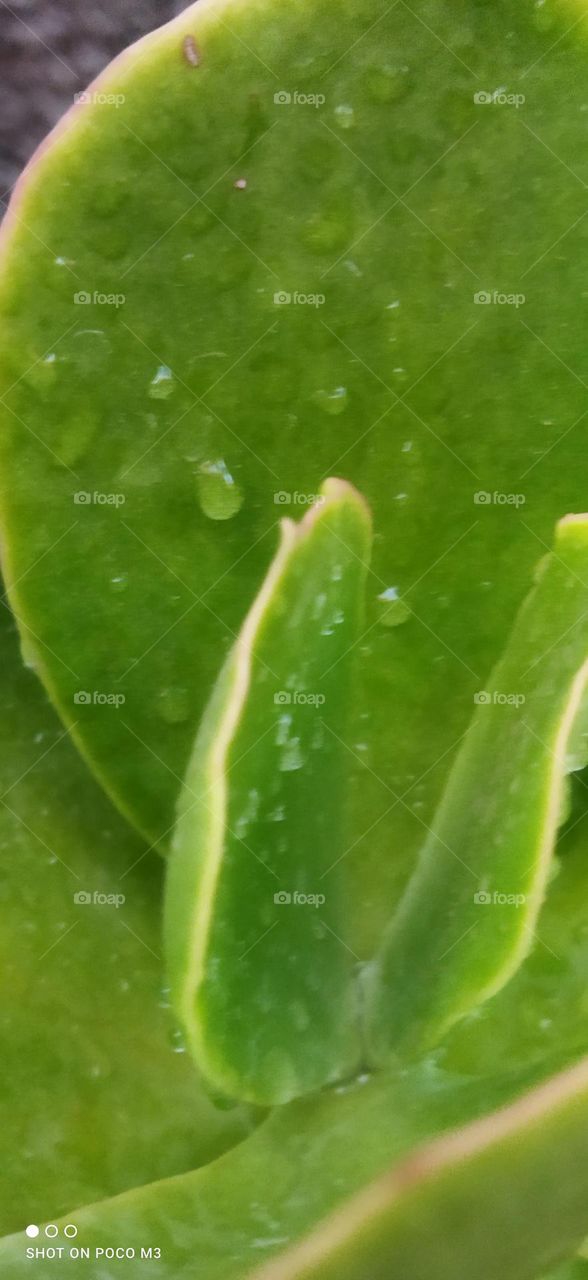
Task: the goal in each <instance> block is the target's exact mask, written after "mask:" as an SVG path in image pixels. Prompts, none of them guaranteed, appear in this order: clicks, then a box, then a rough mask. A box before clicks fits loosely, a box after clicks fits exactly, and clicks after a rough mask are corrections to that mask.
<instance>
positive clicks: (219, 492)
mask: <svg viewBox="0 0 588 1280" xmlns="http://www.w3.org/2000/svg"><path fill="white" fill-rule="evenodd" d="M196 485H197V489H198V500H199V502H200V506H201V508H202V511H203V512H204V515H205V516H208V517H209V519H210V520H230V519H231V517H232V516H236V515H237V512H239V511H240V510H241V507H242V506H243V491H242V490H241V489H240V488H239V485H238V484H236V483H235V481H234V479H233V476H232V475H231V473H230V471H229V469H228V467H227V465H226V463H225V462H224V460H223V458H216V459H215V460H214V461H207V462H201V463H200V466H199V468H198V472H197V475H196Z"/></svg>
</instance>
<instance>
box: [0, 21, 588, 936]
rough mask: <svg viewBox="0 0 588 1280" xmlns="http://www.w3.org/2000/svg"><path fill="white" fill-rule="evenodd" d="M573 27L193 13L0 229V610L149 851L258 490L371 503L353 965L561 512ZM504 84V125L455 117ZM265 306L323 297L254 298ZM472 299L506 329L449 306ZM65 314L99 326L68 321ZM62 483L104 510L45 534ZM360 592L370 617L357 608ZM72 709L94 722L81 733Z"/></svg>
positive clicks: (243, 580) (566, 435)
mask: <svg viewBox="0 0 588 1280" xmlns="http://www.w3.org/2000/svg"><path fill="white" fill-rule="evenodd" d="M575 17H576V15H575V12H574V16H573V17H570V10H569V8H568V6H567V5H559V4H557V3H556V4H553V5H552V6H550V11H549V12H547V9H546V7H545V6H543V7H542V8H541V9H540V10H539V9H537V10H535V9H534V8H533V6H532V5H531V4H523V5H513V4H512V3H511V2H510V0H497V2H496V3H495V4H493V5H492V6H488V5H481V4H474V3H473V2H472V3H470V2H469V0H467V2H466V0H460V3H459V4H458V5H457V6H451V5H440V4H439V3H438V0H419V3H418V4H417V5H414V4H411V5H406V4H402V3H401V4H396V5H394V6H393V7H390V5H389V3H388V0H364V2H363V3H362V5H361V7H360V8H358V6H357V4H355V3H351V0H329V4H327V5H324V6H321V10H320V14H317V10H316V5H315V4H312V3H311V2H310V0H299V2H298V3H296V4H291V5H283V6H281V7H280V9H279V12H278V10H276V8H275V5H274V3H273V0H256V3H255V5H240V4H233V3H220V2H219V3H216V4H210V5H203V4H201V3H200V4H198V5H196V6H193V7H192V8H190V9H188V10H187V11H185V12H184V13H182V14H181V16H180V17H179V18H178V19H177V21H176V22H175V23H174V24H172V25H171V26H169V27H167V28H165V29H164V30H163V31H162V32H159V33H157V34H156V35H154V36H152V37H150V38H149V39H148V40H147V41H146V42H143V43H142V44H141V45H139V46H138V47H137V48H135V49H133V50H132V51H130V52H129V53H128V54H125V55H124V56H123V58H122V59H121V60H119V61H118V62H117V63H116V64H115V65H114V66H113V67H112V68H110V69H109V70H108V71H107V72H106V73H105V75H104V76H103V77H102V79H101V81H100V84H99V85H98V86H97V87H96V90H95V91H94V90H93V92H95V94H96V97H95V98H94V100H93V101H91V102H90V103H88V104H86V105H84V106H82V107H79V108H76V110H75V111H74V112H73V113H72V115H71V116H70V117H69V118H68V119H67V121H65V122H64V123H63V124H62V125H61V126H60V129H59V131H58V133H57V134H56V135H55V137H54V139H53V140H52V142H51V144H50V145H49V146H47V147H45V148H44V149H43V151H42V152H41V153H40V155H39V156H38V157H37V159H36V161H35V163H34V164H33V166H32V167H31V168H30V169H29V171H28V174H27V176H26V178H25V179H24V180H23V182H22V184H21V185H20V187H19V190H18V194H17V195H16V197H15V203H14V206H13V212H12V215H11V216H10V218H9V219H8V220H7V221H6V224H5V228H4V230H3V233H2V234H3V255H4V256H3V262H4V265H3V267H2V276H1V283H0V308H1V312H2V332H3V341H2V350H1V354H0V394H1V396H2V400H3V405H2V432H1V438H0V465H1V468H2V475H3V477H4V485H3V490H4V491H3V495H2V527H3V529H2V531H3V542H4V543H5V547H6V572H7V578H8V585H9V589H10V595H11V600H12V602H13V604H14V608H15V611H16V614H17V616H18V618H19V625H20V627H21V630H22V632H23V634H24V635H25V637H26V640H27V649H28V651H29V652H31V651H32V653H33V655H34V659H35V662H36V663H37V666H38V668H39V672H40V674H41V676H42V678H43V679H44V681H45V682H46V685H47V687H48V689H49V690H50V693H51V696H52V698H53V699H54V700H55V702H56V704H57V705H58V707H59V710H60V712H61V714H62V716H63V717H64V718H65V720H66V721H67V723H70V722H72V721H73V719H74V718H77V719H78V724H77V726H76V729H75V734H76V736H77V740H78V742H79V743H80V744H81V746H82V748H83V750H84V752H85V753H86V755H87V756H88V757H89V758H90V760H91V762H92V764H93V766H94V767H95V769H96V770H97V772H98V773H99V775H100V777H101V779H102V780H103V781H104V783H105V784H106V785H107V787H108V788H109V790H110V791H111V793H112V794H113V795H114V797H115V799H116V801H117V803H118V804H120V805H121V807H122V808H123V809H124V810H125V812H126V813H128V814H129V815H131V816H132V817H133V819H134V820H135V821H136V822H137V823H138V824H139V825H140V826H141V827H142V828H143V829H144V830H146V831H147V833H148V834H149V838H150V840H159V841H161V842H162V843H164V842H165V835H164V833H166V832H167V831H169V829H170V828H171V825H172V822H173V809H174V805H175V801H176V796H177V790H178V786H179V782H178V779H181V778H183V776H184V774H185V769H186V766H187V761H188V759H189V755H190V752H191V749H192V745H193V735H194V725H195V723H196V720H197V718H198V716H199V715H200V713H201V711H202V709H203V707H204V705H205V703H206V701H207V698H208V696H209V693H210V689H211V687H212V684H213V682H214V679H215V678H216V676H217V674H218V670H219V667H220V665H221V662H222V658H223V656H224V653H225V652H226V650H227V649H228V648H229V647H230V645H231V644H232V642H233V640H234V636H235V634H236V633H237V632H238V630H239V628H240V626H241V624H242V622H243V618H244V616H245V613H246V611H247V609H248V607H249V604H250V601H251V600H252V599H253V597H254V595H255V593H256V591H257V589H258V585H259V582H260V581H261V579H262V577H263V575H264V573H265V571H266V569H267V566H268V563H269V560H270V558H271V549H272V546H273V537H274V534H273V528H274V524H275V519H276V515H277V514H278V509H277V507H276V504H275V502H274V494H275V493H279V492H280V491H283V492H285V493H286V494H288V495H290V496H291V497H292V503H293V504H294V502H295V498H294V496H293V495H298V496H302V497H307V496H308V495H311V494H314V493H316V492H317V491H318V488H319V484H320V479H321V478H322V477H323V476H324V475H328V474H332V473H333V471H334V470H336V471H337V473H339V474H343V475H344V476H345V477H346V478H348V479H350V480H352V481H353V482H354V483H355V484H356V486H357V487H358V488H359V490H360V491H361V492H362V493H364V494H365V495H366V497H367V500H368V501H369V503H370V505H371V507H372V509H373V512H374V524H375V527H376V529H377V530H378V534H379V537H378V541H377V543H376V546H375V553H374V562H373V576H372V577H371V578H370V584H371V591H370V598H369V601H368V613H367V619H366V627H367V628H369V632H368V636H367V640H366V644H365V648H363V647H362V652H361V653H360V664H361V669H362V674H363V677H364V680H365V684H366V691H367V694H368V695H369V705H370V710H369V719H368V720H365V721H364V722H363V724H362V732H361V737H359V736H358V738H357V743H361V744H362V746H364V747H365V748H366V749H365V750H363V751H358V750H357V749H356V745H355V741H354V740H352V741H351V742H350V746H351V747H352V749H353V753H354V754H353V755H350V766H351V768H352V770H353V777H352V779H351V781H350V794H351V796H352V799H353V808H354V817H353V831H352V833H351V837H350V844H351V843H353V842H354V841H355V844H354V848H353V851H352V853H351V854H350V855H349V857H348V859H347V865H348V868H349V874H350V877H355V883H354V888H353V890H352V895H353V900H354V904H355V909H356V922H355V926H354V929H355V933H356V939H357V940H356V943H355V944H353V945H354V949H355V950H357V951H358V952H359V953H360V954H369V952H370V948H371V947H372V946H373V942H374V939H375V938H377V937H378V935H379V932H380V930H381V927H382V926H383V923H384V921H385V920H386V918H387V916H388V914H389V911H390V904H391V903H393V902H394V901H395V900H396V899H397V895H398V892H399V889H400V888H401V887H402V885H403V884H404V883H405V881H406V878H407V876H408V874H409V872H410V871H411V869H412V864H413V859H414V856H415V854H416V851H417V849H418V848H419V847H420V845H421V843H422V839H423V831H424V827H423V823H426V822H429V821H430V818H431V816H432V814H433V812H434V810H435V807H436V804H437V802H438V798H439V796H440V794H441V791H442V788H443V785H444V782H445V780H446V776H447V771H448V768H449V764H450V756H451V749H452V748H453V746H454V744H455V742H456V741H457V740H458V739H459V736H460V734H461V733H462V732H463V731H464V729H465V727H466V724H467V722H468V719H469V714H470V709H471V695H472V693H473V692H474V690H475V689H477V688H480V686H481V684H482V682H483V680H484V678H485V674H486V673H487V672H488V671H489V670H490V669H491V667H492V665H493V663H494V662H495V661H496V660H497V658H498V656H499V654H500V652H501V650H502V648H503V645H504V639H505V632H506V630H507V629H508V626H509V625H510V623H511V621H512V618H513V616H514V613H515V611H516V609H517V607H518V605H519V604H520V600H521V595H522V591H523V587H522V584H523V583H524V582H525V580H526V576H527V574H528V572H529V570H530V567H531V566H532V564H533V563H534V561H535V560H536V558H537V555H538V554H540V547H541V544H540V542H539V541H537V539H542V540H543V541H545V540H546V539H548V538H549V537H550V536H551V529H552V527H553V524H554V521H555V520H556V519H557V518H558V517H559V516H560V515H561V514H562V513H564V512H566V511H574V510H576V511H577V510H582V509H583V506H584V502H585V488H586V485H585V466H584V437H583V420H582V417H581V415H582V414H583V412H584V409H585V403H584V387H583V386H582V382H581V379H582V370H583V369H584V360H585V351H584V339H583V333H582V326H581V325H579V324H578V314H579V308H581V307H582V305H583V303H582V299H581V296H580V293H581V291H580V290H579V285H578V263H579V262H581V261H582V258H583V254H584V251H585V234H586V222H585V220H582V215H583V213H584V209H585V202H584V187H583V185H582V184H583V183H586V182H587V181H588V157H586V155H585V153H584V150H583V148H582V146H581V145H580V143H579V141H578V138H579V136H580V135H579V133H578V130H579V128H580V125H579V122H580V120H581V119H583V117H582V114H581V106H582V104H583V102H584V83H585V71H586V51H585V48H584V47H583V46H581V45H580V39H579V36H580V32H581V30H582V26H581V24H580V23H577V24H576V26H575V27H574V28H573V29H572V30H568V29H569V28H570V27H571V24H572V22H573V21H575ZM566 33H567V34H566ZM187 36H192V37H193V39H194V40H195V42H196V45H197V47H198V50H199V53H200V62H199V65H198V66H194V65H193V63H192V62H190V61H189V60H187V59H186V56H185V53H184V41H185V39H186V37H187ZM504 84H506V85H507V86H508V88H509V91H512V92H513V93H516V92H518V91H519V90H520V92H522V93H524V94H525V98H526V100H525V103H524V104H523V106H521V107H520V108H519V109H517V108H516V107H515V106H512V105H511V106H509V105H508V104H505V105H500V104H499V103H496V104H495V105H489V104H486V105H479V104H477V103H475V102H474V94H475V93H477V92H479V91H487V90H490V91H493V90H494V89H495V88H496V87H497V86H501V85H504ZM282 91H285V92H287V93H290V95H291V96H292V100H291V101H290V103H284V102H283V101H281V100H280V101H277V102H276V101H274V95H276V94H278V95H280V93H281V92H282ZM296 91H298V93H299V94H307V93H308V94H315V95H323V96H324V98H325V102H324V103H322V104H320V105H318V106H317V105H315V104H313V103H312V102H310V103H306V104H305V103H304V102H303V101H294V100H293V95H294V93H295V92H296ZM109 94H110V95H119V96H120V95H121V94H122V95H124V98H125V100H124V102H119V103H118V105H115V104H114V103H113V102H110V103H109V101H108V100H106V101H105V100H104V99H105V98H106V99H108V95H109ZM349 108H351V109H352V110H349ZM241 178H244V179H245V180H246V182H247V186H246V187H245V188H243V187H240V188H237V187H235V185H234V183H235V182H236V181H238V180H239V179H241ZM554 190H557V200H554V198H553V192H554ZM399 197H400V198H399ZM523 277H524V279H523ZM283 290H285V291H287V292H288V293H290V295H291V297H292V298H293V297H294V294H295V293H296V292H298V294H299V295H303V296H306V297H308V296H309V295H310V294H314V295H315V296H316V295H319V294H320V295H323V296H324V298H325V302H324V304H322V305H321V306H316V307H315V306H312V305H310V304H308V303H304V304H303V303H300V302H293V301H292V302H291V303H290V304H287V305H281V304H279V303H278V304H274V294H276V293H280V291H283ZM485 290H487V291H489V292H490V293H491V294H492V291H494V290H496V291H497V292H498V293H499V294H500V295H502V294H504V295H506V296H510V295H513V294H519V293H523V294H524V295H525V302H524V304H521V305H519V306H517V305H514V304H510V305H509V304H506V303H505V304H503V305H502V304H499V303H492V304H489V305H486V306H482V305H477V304H476V303H475V302H474V295H475V294H476V293H477V292H479V291H485ZM80 291H82V292H83V291H86V292H88V293H89V294H90V295H91V296H92V297H93V295H94V291H97V292H98V293H99V294H100V295H103V296H106V297H109V296H113V295H119V294H124V297H125V301H124V303H123V304H121V305H120V306H116V305H115V304H114V303H111V304H108V303H100V302H91V303H89V304H87V305H79V304H78V305H76V304H75V303H74V294H76V293H78V292H80ZM546 297H548V298H549V299H550V306H549V307H548V308H547V307H546V306H545V298H546ZM166 368H168V369H171V370H172V371H173V375H174V376H173V379H171V378H166V376H165V369H166ZM162 370H163V371H164V372H163V373H162V372H161V371H162ZM513 371H515V372H516V376H515V374H514V373H513ZM574 375H576V376H574ZM497 389H498V390H497ZM167 392H169V393H170V394H169V395H168V396H167V398H164V397H165V395H166V393H167ZM399 397H400V398H399ZM221 461H222V463H224V467H225V470H223V468H222V466H221ZM215 467H216V468H217V469H216V471H215V470H214V468H215ZM72 473H73V474H72ZM229 477H232V479H233V481H234V483H233V484H232V485H231V483H230V479H229ZM211 488H212V490H213V492H212V494H211ZM237 489H238V491H239V492H238V494H236V490H237ZM80 490H81V491H85V492H88V493H91V494H92V495H93V494H94V493H99V494H102V495H108V494H122V496H124V498H125V502H124V505H122V506H119V507H114V506H112V505H99V504H98V503H96V502H92V503H89V504H86V505H85V506H79V505H77V506H76V505H75V504H74V502H73V494H74V493H75V492H76V491H80ZM478 491H483V492H484V493H488V494H489V495H490V496H491V497H492V495H493V494H494V493H495V492H496V493H498V494H499V495H502V496H508V495H511V496H512V497H516V496H517V495H518V494H521V495H522V496H523V497H524V498H525V503H524V505H519V506H518V507H517V506H515V505H514V504H513V502H511V503H509V504H507V503H504V504H500V503H498V502H494V501H490V502H488V503H487V504H486V505H476V504H475V503H474V500H473V499H474V494H475V493H477V492H478ZM215 493H216V499H215ZM203 494H204V496H203ZM448 495H450V498H449V497H448ZM240 498H242V504H241V507H240V509H239V510H238V511H237V510H236V507H237V505H238V501H239V500H240ZM211 512H212V513H213V515H219V514H227V515H229V516H230V518H228V519H225V520H218V519H215V518H212V516H211ZM231 512H232V513H233V514H230V513H231ZM523 522H524V523H523ZM59 539H60V541H59ZM391 588H392V589H393V591H395V592H396V595H397V596H398V597H399V599H400V600H401V601H402V603H401V606H400V608H399V609H397V608H396V604H395V600H394V596H393V595H392V596H391V597H390V596H389V597H388V600H384V601H382V600H380V599H378V597H380V596H381V595H382V593H383V592H385V591H389V589H391ZM407 606H408V608H407ZM409 610H410V612H409ZM402 619H404V620H403V621H402V625H401V626H394V627H390V626H387V625H384V623H385V622H386V621H388V622H393V621H401V620H402ZM27 628H29V630H27ZM79 690H84V691H87V692H90V693H92V694H93V693H94V691H98V692H99V693H105V694H110V693H116V692H119V691H120V692H122V693H123V694H124V696H125V698H126V702H125V704H124V706H122V707H119V711H118V712H116V711H115V710H113V708H112V706H108V705H101V704H98V703H94V702H92V703H90V704H87V705H85V706H83V707H82V708H81V711H80V714H79V715H78V712H77V708H76V707H75V706H74V703H73V698H74V694H75V692H76V691H79ZM449 695H450V696H449ZM82 713H83V714H82ZM392 719H393V721H394V732H393V733H391V731H390V725H391V721H392ZM366 765H367V766H368V767H367V768H366ZM391 793H392V794H391ZM400 797H402V800H400ZM392 806H393V811H392V813H391V814H390V815H389V816H388V818H387V819H386V820H385V821H383V820H382V821H379V819H381V818H382V817H383V814H384V813H386V811H387V810H389V809H391V808H392ZM368 828H370V834H369V837H366V835H365V833H366V831H367V829H368ZM392 843H393V847H394V850H395V854H394V856H393V857H391V856H390V849H391V845H392Z"/></svg>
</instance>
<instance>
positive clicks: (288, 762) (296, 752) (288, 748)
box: [278, 738, 304, 773]
mask: <svg viewBox="0 0 588 1280" xmlns="http://www.w3.org/2000/svg"><path fill="white" fill-rule="evenodd" d="M303 764H304V756H303V754H302V751H301V750H300V738H291V739H290V741H289V742H287V743H286V744H285V745H284V746H283V747H282V750H281V752H280V756H279V762H278V768H279V770H280V773H295V771H296V769H301V768H302V766H303Z"/></svg>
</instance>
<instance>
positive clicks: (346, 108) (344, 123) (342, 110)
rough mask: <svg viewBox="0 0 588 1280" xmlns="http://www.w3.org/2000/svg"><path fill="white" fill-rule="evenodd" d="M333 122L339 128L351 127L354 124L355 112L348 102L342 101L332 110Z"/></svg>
mask: <svg viewBox="0 0 588 1280" xmlns="http://www.w3.org/2000/svg"><path fill="white" fill-rule="evenodd" d="M334 116H335V124H338V126H339V128H340V129H353V126H354V124H355V112H354V110H353V107H352V106H351V105H350V104H349V103H348V102H342V103H341V104H340V105H339V106H338V107H335V111H334Z"/></svg>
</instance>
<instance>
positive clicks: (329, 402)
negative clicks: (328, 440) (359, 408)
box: [312, 387, 349, 418]
mask: <svg viewBox="0 0 588 1280" xmlns="http://www.w3.org/2000/svg"><path fill="white" fill-rule="evenodd" d="M312 398H313V400H314V403H315V404H316V405H318V407H319V409H322V410H323V413H328V414H329V415H330V416H331V417H332V418H336V417H337V416H338V415H339V414H340V413H343V412H344V411H345V409H346V408H347V402H348V398H349V397H348V394H347V388H346V387H335V388H334V390H333V391H325V390H323V389H321V390H320V391H315V393H314V395H313V397H312Z"/></svg>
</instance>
